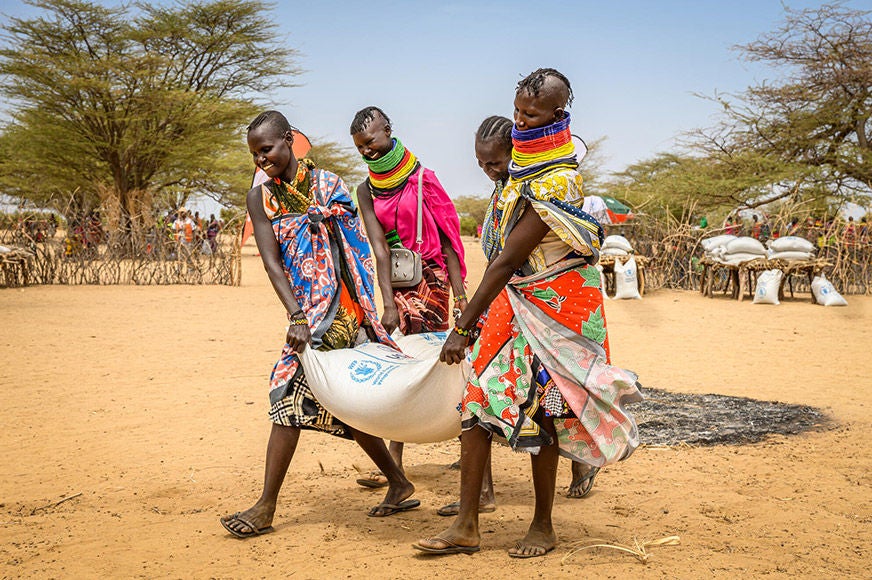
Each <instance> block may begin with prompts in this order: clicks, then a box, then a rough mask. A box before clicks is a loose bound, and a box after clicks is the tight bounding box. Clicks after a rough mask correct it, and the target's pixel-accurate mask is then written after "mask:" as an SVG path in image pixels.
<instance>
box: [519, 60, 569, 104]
mask: <svg viewBox="0 0 872 580" xmlns="http://www.w3.org/2000/svg"><path fill="white" fill-rule="evenodd" d="M548 77H552V78H555V79H557V80H559V81H560V82H561V83H563V84H564V85H565V86H566V90H567V91H568V93H569V95H568V97H567V100H566V106H569V105H571V104H572V99H573V95H572V86H571V85H570V84H569V79H568V78H566V76H565V75H564V74H563V73H561V72H560V71H558V70H557V69H553V68H539V69H536V70H534V71H533V72H531V73H530V74H528V75H527V76H526V77H524V78H523V79H521V80H520V82H518V86H517V88H516V89H515V94H518V93H520V92H521V91H522V90H523V91H525V92H527V93H529V94H531V95H533V96H534V97H538V96H539V90H540V89H541V88H542V86H543V85H544V84H545V81H546V80H547V79H548Z"/></svg>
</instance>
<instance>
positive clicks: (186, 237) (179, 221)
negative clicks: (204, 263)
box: [173, 207, 197, 260]
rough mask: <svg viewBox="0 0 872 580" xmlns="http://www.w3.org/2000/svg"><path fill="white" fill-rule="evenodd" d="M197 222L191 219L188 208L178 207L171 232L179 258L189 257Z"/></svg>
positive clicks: (192, 247)
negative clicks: (174, 237) (173, 234)
mask: <svg viewBox="0 0 872 580" xmlns="http://www.w3.org/2000/svg"><path fill="white" fill-rule="evenodd" d="M196 230H197V224H196V223H194V220H192V219H191V216H190V214H188V210H187V209H186V208H184V207H180V208H179V215H178V217H177V218H176V221H174V222H173V232H174V233H175V236H176V248H177V249H178V254H179V257H180V258H184V259H185V260H187V259H189V258H190V257H191V253H192V251H193V249H194V240H195V239H196Z"/></svg>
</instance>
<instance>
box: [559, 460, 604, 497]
mask: <svg viewBox="0 0 872 580" xmlns="http://www.w3.org/2000/svg"><path fill="white" fill-rule="evenodd" d="M599 470H600V468H599V467H593V466H590V465H587V464H584V463H578V462H577V461H573V462H572V483H570V484H569V493H567V494H566V497H571V498H574V499H580V498H582V497H584V496H586V495H587V494H589V493H590V490H591V489H593V480H594V478H595V477H596V474H597V473H599Z"/></svg>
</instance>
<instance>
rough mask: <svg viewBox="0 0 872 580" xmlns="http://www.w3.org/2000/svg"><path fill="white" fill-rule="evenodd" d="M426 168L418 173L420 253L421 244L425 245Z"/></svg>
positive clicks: (422, 168)
mask: <svg viewBox="0 0 872 580" xmlns="http://www.w3.org/2000/svg"><path fill="white" fill-rule="evenodd" d="M423 206H424V166H423V165H422V166H421V169H420V171H418V226H417V229H416V230H415V243H416V244H417V245H418V251H419V252H420V251H421V244H423V243H424V238H422V237H421V235H422V229H423V225H424V215H423Z"/></svg>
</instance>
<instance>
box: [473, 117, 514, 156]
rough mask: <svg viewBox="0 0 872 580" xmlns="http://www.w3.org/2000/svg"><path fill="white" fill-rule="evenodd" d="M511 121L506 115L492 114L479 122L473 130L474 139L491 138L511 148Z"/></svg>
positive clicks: (486, 139)
mask: <svg viewBox="0 0 872 580" xmlns="http://www.w3.org/2000/svg"><path fill="white" fill-rule="evenodd" d="M512 125H513V123H512V121H511V120H510V119H507V118H506V117H501V116H499V115H493V116H492V117H488V118H487V119H485V120H484V121H482V122H481V125H479V126H478V131H476V132H475V140H476V141H479V142H482V143H484V142H486V141H490V140H492V139H496V140H498V141H499V143H500V145H502V146H504V147H505V148H506V149H511V148H512Z"/></svg>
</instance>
